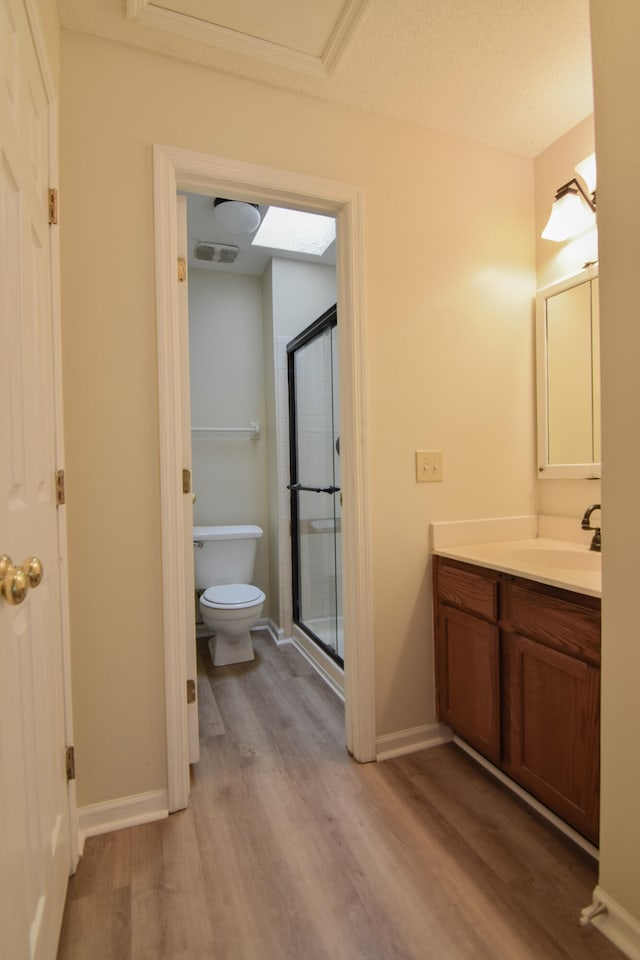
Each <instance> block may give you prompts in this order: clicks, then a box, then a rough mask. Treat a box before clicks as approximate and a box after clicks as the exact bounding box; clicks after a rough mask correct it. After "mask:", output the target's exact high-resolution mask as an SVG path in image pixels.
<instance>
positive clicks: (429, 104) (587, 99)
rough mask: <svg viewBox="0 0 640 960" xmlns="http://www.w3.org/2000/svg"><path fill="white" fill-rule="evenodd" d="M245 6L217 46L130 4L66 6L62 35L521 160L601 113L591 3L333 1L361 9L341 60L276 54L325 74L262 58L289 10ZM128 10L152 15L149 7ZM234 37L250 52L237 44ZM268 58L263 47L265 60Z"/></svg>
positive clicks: (63, 2) (246, 0)
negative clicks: (260, 44) (239, 25)
mask: <svg viewBox="0 0 640 960" xmlns="http://www.w3.org/2000/svg"><path fill="white" fill-rule="evenodd" d="M189 2H193V3H195V4H196V7H200V8H201V9H202V8H204V7H206V6H207V4H204V3H203V0H176V2H175V3H172V2H171V0H162V3H161V5H162V7H163V8H165V12H166V8H171V7H176V6H180V4H185V3H186V4H187V7H188V4H189ZM237 2H238V4H239V6H240V7H241V8H242V13H243V17H244V21H243V28H244V32H243V33H241V34H240V33H238V32H234V30H233V29H230V28H229V26H228V24H222V26H223V27H224V30H223V31H222V32H221V33H220V34H218V35H216V36H215V37H214V38H209V40H208V41H204V40H202V39H200V38H199V37H200V36H201V35H203V34H204V31H203V32H202V34H201V33H200V32H199V29H198V26H199V24H202V20H196V19H194V18H193V17H187V18H185V22H188V23H190V25H191V34H192V36H191V37H188V36H184V35H179V34H177V33H175V32H173V33H172V32H170V30H169V29H165V28H163V27H162V26H158V25H153V24H148V23H144V22H142V21H140V20H135V19H131V18H130V17H128V16H127V13H126V8H127V4H126V2H125V0H58V7H59V11H60V18H61V22H62V25H63V26H64V27H66V28H68V29H70V30H78V31H81V32H85V33H89V34H94V35H97V36H102V37H106V38H108V39H111V40H115V41H117V42H120V43H124V44H127V45H129V46H136V47H141V48H144V49H146V50H153V51H156V52H158V53H162V54H166V55H168V56H172V57H176V58H178V59H182V60H187V61H189V62H191V63H197V64H201V65H203V66H205V67H209V68H213V69H217V70H222V71H224V72H227V73H233V74H237V75H240V76H244V77H249V78H252V79H254V80H258V81H260V82H262V83H268V84H271V85H273V86H276V87H282V88H285V89H289V90H295V91H298V92H300V93H305V94H309V95H311V96H315V97H320V98H323V99H326V100H329V101H333V102H336V103H341V104H346V105H349V106H352V107H356V108H359V109H362V110H367V111H370V112H374V113H379V114H383V115H385V116H388V117H395V118H397V119H402V120H407V121H409V122H412V123H417V124H420V125H423V126H427V127H433V128H435V129H438V130H442V131H445V132H448V133H452V134H456V135H459V136H463V137H469V138H471V139H473V140H476V141H479V142H481V143H486V144H490V145H492V146H494V147H498V148H500V149H504V150H508V151H510V152H513V153H518V154H521V155H523V156H536V155H537V154H538V153H540V152H541V151H542V150H544V149H545V147H547V146H548V145H549V144H550V143H552V142H553V141H554V140H556V139H557V138H558V137H559V136H561V135H562V134H563V133H565V132H566V131H567V130H569V129H570V128H571V127H573V126H575V124H576V123H578V122H579V121H580V120H582V119H583V118H584V117H585V116H587V115H588V114H590V113H591V112H592V109H593V101H592V85H591V50H590V35H589V0H364V2H362V0H359V2H358V3H355V4H354V3H353V0H345V2H344V4H341V3H339V2H335V0H331V3H330V4H328V6H329V7H330V11H331V15H332V16H337V14H338V12H339V11H340V8H341V7H343V6H344V7H345V8H349V7H351V8H352V11H353V10H354V9H355V11H356V12H355V14H353V16H352V17H351V20H350V21H348V22H347V27H346V28H345V29H344V30H343V33H342V35H341V37H340V43H339V45H337V46H336V47H335V49H334V51H333V53H334V55H333V57H332V58H322V57H317V56H316V53H317V51H318V49H319V47H320V45H321V42H320V39H318V42H317V43H316V44H315V46H314V44H313V38H312V37H310V36H309V35H308V34H307V35H306V36H304V31H303V32H302V34H300V35H297V36H296V38H295V39H292V41H291V42H292V43H294V44H297V50H295V51H294V50H293V48H292V49H291V51H288V49H287V48H286V46H283V45H282V44H278V45H277V48H276V47H275V46H274V44H273V42H272V43H271V45H270V49H274V50H276V52H278V51H279V52H281V53H283V54H287V53H288V52H291V53H294V52H295V53H296V54H297V51H298V50H300V51H301V56H303V57H306V58H307V60H308V61H309V62H311V61H313V62H312V66H313V65H314V64H317V70H315V71H314V70H313V69H312V70H308V69H304V68H303V67H300V68H299V69H298V68H296V67H295V65H292V64H295V61H293V60H292V61H291V62H289V61H287V60H286V57H285V59H282V58H280V59H279V60H278V58H277V57H274V58H270V57H269V56H268V55H267V56H262V54H261V52H260V50H259V49H258V48H257V47H256V46H254V47H252V46H251V43H253V44H255V40H254V39H252V38H255V37H261V36H262V37H264V39H265V40H267V41H268V40H271V37H268V36H265V30H264V25H263V24H264V19H265V10H268V11H269V20H270V23H271V27H270V30H271V31H272V30H273V29H274V27H275V26H277V25H278V24H280V25H281V26H284V20H285V19H286V11H287V9H288V8H290V3H291V0H242V2H240V0H237ZM296 2H297V4H299V5H302V6H307V5H308V6H309V8H310V9H311V8H312V7H313V8H315V7H316V6H317V5H318V0H296ZM130 3H132V4H134V5H135V4H137V5H138V6H139V7H145V3H146V0H130ZM211 6H212V7H215V6H217V4H213V3H212V4H211ZM147 7H148V8H149V9H153V8H154V4H153V3H147ZM191 9H195V7H192V8H191ZM156 10H157V6H156ZM253 13H255V18H254V17H253V16H252V14H253ZM283 14H284V16H283ZM143 17H144V11H143ZM261 22H262V23H261ZM314 22H315V21H313V20H312V19H311V18H309V21H308V23H309V25H311V27H312V29H315V30H317V31H327V29H328V27H327V23H326V21H325V22H324V23H323V24H322V25H320V24H318V23H316V25H315V27H313V24H314ZM206 26H207V27H208V24H206ZM261 31H262V33H261ZM225 36H226V37H227V38H230V39H231V40H233V39H239V40H241V41H242V40H247V39H248V40H249V41H251V43H250V44H249V45H248V46H246V47H243V46H242V45H240V46H238V45H237V44H235V45H234V44H233V43H232V44H231V45H227V44H226V41H225ZM323 36H324V35H323ZM305 48H306V49H305ZM268 49H269V45H268V44H265V51H266V52H267V54H268ZM309 50H313V51H314V56H313V57H312V56H309V52H308V51H309ZM336 51H337V52H336ZM301 63H302V60H301Z"/></svg>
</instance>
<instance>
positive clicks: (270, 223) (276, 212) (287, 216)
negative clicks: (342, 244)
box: [251, 207, 336, 257]
mask: <svg viewBox="0 0 640 960" xmlns="http://www.w3.org/2000/svg"><path fill="white" fill-rule="evenodd" d="M335 238H336V222H335V220H334V218H333V217H326V216H323V215H322V214H319V213H305V212H304V211H302V210H286V209H285V208H284V207H269V209H268V210H267V212H266V213H265V215H264V217H263V219H262V223H261V224H260V229H259V230H258V232H257V233H256V235H255V237H254V238H253V240H252V241H251V243H252V245H253V246H256V247H270V248H271V249H274V250H289V251H290V252H292V253H310V254H314V255H315V256H317V257H321V256H322V254H323V253H324V252H325V250H327V249H328V247H330V246H331V244H332V243H333V241H334V240H335Z"/></svg>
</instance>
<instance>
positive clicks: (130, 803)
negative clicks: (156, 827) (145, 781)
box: [78, 790, 169, 846]
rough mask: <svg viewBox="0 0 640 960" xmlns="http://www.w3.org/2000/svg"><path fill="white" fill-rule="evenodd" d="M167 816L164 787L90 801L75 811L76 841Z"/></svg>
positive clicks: (166, 800) (167, 805)
mask: <svg viewBox="0 0 640 960" xmlns="http://www.w3.org/2000/svg"><path fill="white" fill-rule="evenodd" d="M168 816H169V797H168V794H167V791H166V790H149V791H148V792H147V793H138V794H134V795H133V796H130V797H119V798H118V799H117V800H107V801H105V802H104V803H92V804H89V805H88V806H86V807H80V809H79V810H78V829H79V832H80V844H81V846H84V840H85V838H86V837H95V836H97V835H98V834H100V833H110V832H111V831H112V830H124V829H125V828H126V827H135V826H137V825H138V824H141V823H150V822H151V821H152V820H164V819H165V818H166V817H168Z"/></svg>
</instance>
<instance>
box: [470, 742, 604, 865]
mask: <svg viewBox="0 0 640 960" xmlns="http://www.w3.org/2000/svg"><path fill="white" fill-rule="evenodd" d="M453 742H454V743H455V745H456V746H457V747H460V749H461V750H464V752H465V753H467V754H469V756H470V757H472V758H473V759H474V760H475V761H476V763H479V764H480V766H482V767H484V768H485V770H488V771H489V773H490V774H491V775H492V776H494V777H495V778H496V780H499V781H500V783H503V784H504V785H505V787H508V788H509V790H511V792H512V793H515V794H516V796H518V797H520V799H521V800H524V802H525V803H526V804H527V805H528V806H530V807H531V808H532V809H533V810H535V811H536V813H539V814H540V816H541V817H544V819H545V820H548V821H549V823H552V824H553V825H554V827H555V828H556V829H557V830H559V831H560V833H564V835H565V837H569V839H570V840H573V842H574V843H575V844H577V846H579V847H582V849H583V850H584V851H585V852H586V853H588V854H589V855H590V856H592V857H593V859H594V860H598V859H599V856H600V855H599V852H598V848H597V847H594V845H593V844H592V843H590V842H589V840H587V839H585V837H583V836H582V834H580V833H578V832H577V831H576V830H574V829H573V827H570V826H569V824H568V823H565V822H564V820H561V819H560V817H557V816H556V814H555V813H553V811H552V810H549V808H548V807H545V805H544V804H543V803H540V801H539V800H536V798H535V797H533V796H532V795H531V794H530V793H528V792H527V791H526V790H525V789H524V788H523V787H521V786H520V784H519V783H516V782H515V780H512V779H511V777H508V776H507V774H506V773H503V772H502V770H500V769H499V768H498V767H496V766H495V765H494V764H493V763H491V761H490V760H487V759H486V757H483V756H482V754H480V753H478V751H477V750H474V749H473V747H470V746H469V744H468V743H465V741H464V740H460V738H459V737H456V736H454V738H453Z"/></svg>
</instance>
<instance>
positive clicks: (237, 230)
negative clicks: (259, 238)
mask: <svg viewBox="0 0 640 960" xmlns="http://www.w3.org/2000/svg"><path fill="white" fill-rule="evenodd" d="M213 207H214V209H213V222H214V224H215V225H216V227H217V228H219V229H220V230H222V231H224V232H225V233H231V234H234V235H235V236H240V235H242V234H247V233H253V232H254V230H256V229H257V228H258V226H259V224H260V211H259V210H258V207H257V205H256V204H255V203H245V202H244V201H243V200H224V199H223V198H222V197H217V198H216V199H215V200H214V201H213Z"/></svg>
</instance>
